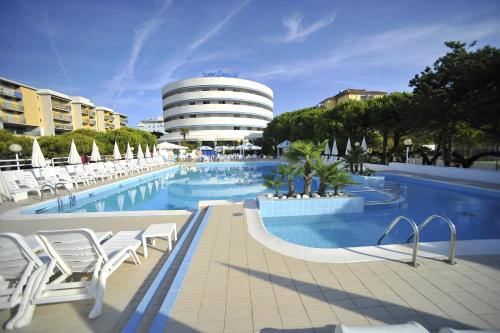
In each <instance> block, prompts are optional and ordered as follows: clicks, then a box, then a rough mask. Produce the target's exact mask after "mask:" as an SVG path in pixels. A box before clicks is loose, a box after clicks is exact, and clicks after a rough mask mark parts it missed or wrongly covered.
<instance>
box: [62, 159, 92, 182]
mask: <svg viewBox="0 0 500 333" xmlns="http://www.w3.org/2000/svg"><path fill="white" fill-rule="evenodd" d="M64 168H65V169H66V171H68V174H69V175H70V176H71V177H74V178H77V179H82V180H85V181H86V182H87V183H95V178H94V177H92V175H89V174H88V173H87V172H85V170H84V169H83V167H82V165H81V164H79V165H66V166H64Z"/></svg>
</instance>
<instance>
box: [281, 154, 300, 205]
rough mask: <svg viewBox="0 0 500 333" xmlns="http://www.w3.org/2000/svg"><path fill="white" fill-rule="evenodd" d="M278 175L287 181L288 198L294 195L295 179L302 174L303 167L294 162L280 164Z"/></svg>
mask: <svg viewBox="0 0 500 333" xmlns="http://www.w3.org/2000/svg"><path fill="white" fill-rule="evenodd" d="M278 173H279V174H280V175H281V176H282V177H283V179H285V180H287V181H288V194H287V195H288V196H289V197H291V196H293V195H294V193H295V177H298V176H300V175H302V174H303V173H304V168H303V166H302V165H301V164H299V163H296V162H292V163H287V164H282V165H280V166H279V167H278Z"/></svg>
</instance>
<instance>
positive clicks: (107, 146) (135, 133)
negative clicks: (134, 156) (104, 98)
mask: <svg viewBox="0 0 500 333" xmlns="http://www.w3.org/2000/svg"><path fill="white" fill-rule="evenodd" d="M72 139H74V140H75V144H76V148H77V150H78V153H79V154H80V155H90V153H91V151H92V140H95V141H96V144H97V146H98V147H99V152H100V153H101V155H112V154H113V146H114V143H115V141H116V142H117V143H118V147H119V148H120V152H121V153H122V154H123V153H125V149H126V147H127V143H130V146H131V147H135V151H137V146H138V145H139V144H141V146H142V149H143V151H144V150H145V149H146V144H148V145H149V147H150V149H152V147H153V145H154V144H156V142H157V139H156V137H155V136H154V135H153V134H151V133H149V132H145V131H141V130H137V129H133V128H120V129H116V130H112V131H108V132H95V131H91V130H85V129H79V130H76V131H73V132H69V133H65V134H62V135H55V136H43V137H39V138H37V140H38V143H39V144H40V148H41V149H42V152H43V155H44V156H45V157H46V158H53V157H57V156H68V154H69V149H70V146H71V140H72ZM13 143H18V144H20V145H21V146H22V147H23V150H22V152H21V154H20V157H21V158H31V148H32V146H33V139H32V138H30V137H26V136H20V135H13V134H12V133H10V132H7V131H6V130H0V159H12V158H14V154H13V153H12V152H11V151H10V150H9V146H10V145H11V144H13Z"/></svg>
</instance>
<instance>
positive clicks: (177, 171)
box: [22, 162, 278, 214]
mask: <svg viewBox="0 0 500 333" xmlns="http://www.w3.org/2000/svg"><path fill="white" fill-rule="evenodd" d="M277 165H278V163H276V162H250V163H245V162H239V163H238V162H235V163H210V164H206V163H205V164H202V163H200V164H197V165H195V166H192V167H179V166H177V167H172V168H169V169H165V170H161V171H157V172H152V173H150V174H145V175H141V176H137V177H134V178H131V179H127V180H123V181H119V182H117V183H114V184H110V185H105V186H102V187H99V188H95V189H92V190H87V191H83V192H81V193H78V194H77V195H76V205H74V206H70V204H69V201H68V200H67V199H66V198H65V199H64V206H63V210H62V211H59V209H58V207H57V203H55V202H52V203H43V204H39V205H35V206H34V207H30V208H27V209H25V210H23V211H22V214H53V213H86V212H116V211H146V210H181V209H186V210H194V209H197V208H198V202H199V201H200V200H233V201H241V200H245V199H255V196H256V195H257V194H259V193H266V192H270V191H271V190H269V189H267V188H265V187H264V186H263V185H262V181H263V176H264V175H266V174H269V173H271V172H273V171H274V170H276V167H277ZM61 194H64V192H61Z"/></svg>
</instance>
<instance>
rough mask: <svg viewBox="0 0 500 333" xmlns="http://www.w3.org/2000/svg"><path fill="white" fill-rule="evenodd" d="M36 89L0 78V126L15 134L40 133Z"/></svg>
mask: <svg viewBox="0 0 500 333" xmlns="http://www.w3.org/2000/svg"><path fill="white" fill-rule="evenodd" d="M36 92H37V89H36V88H33V87H30V86H28V85H25V84H22V83H19V82H15V81H12V80H8V79H4V78H0V128H3V129H5V130H7V131H9V132H12V133H15V134H24V135H40V124H41V121H42V120H41V118H40V116H39V113H40V112H39V108H38V100H37V99H38V95H37V93H36Z"/></svg>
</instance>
